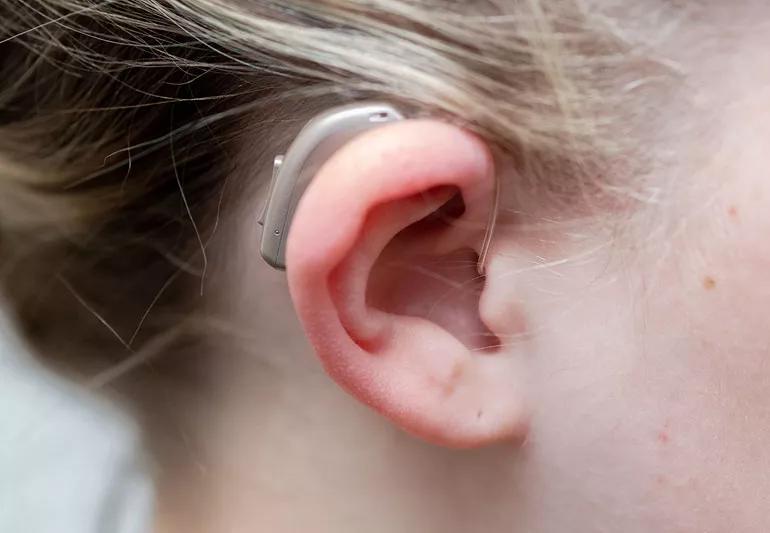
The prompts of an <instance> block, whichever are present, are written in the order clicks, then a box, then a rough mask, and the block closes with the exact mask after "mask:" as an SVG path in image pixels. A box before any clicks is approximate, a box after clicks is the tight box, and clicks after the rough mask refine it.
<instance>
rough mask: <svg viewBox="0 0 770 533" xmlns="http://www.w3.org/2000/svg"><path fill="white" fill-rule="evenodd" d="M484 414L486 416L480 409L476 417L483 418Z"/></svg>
mask: <svg viewBox="0 0 770 533" xmlns="http://www.w3.org/2000/svg"><path fill="white" fill-rule="evenodd" d="M482 416H484V411H481V410H479V412H478V413H476V418H478V419H479V420H481V417H482Z"/></svg>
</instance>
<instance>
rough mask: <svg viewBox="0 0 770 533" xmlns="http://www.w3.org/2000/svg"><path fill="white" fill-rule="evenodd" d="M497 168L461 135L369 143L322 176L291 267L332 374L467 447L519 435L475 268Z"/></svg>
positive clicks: (438, 125) (519, 422)
mask: <svg viewBox="0 0 770 533" xmlns="http://www.w3.org/2000/svg"><path fill="white" fill-rule="evenodd" d="M494 191H495V168H494V159H493V157H492V155H491V153H490V150H489V149H488V147H487V146H486V145H485V143H484V142H483V141H482V140H480V139H479V138H477V137H476V136H474V135H472V134H470V133H468V132H467V131H465V130H463V129H462V128H459V127H456V126H453V125H449V124H445V123H442V122H438V121H430V120H406V121H403V122H399V123H395V124H392V125H387V126H383V127H381V128H378V129H376V130H374V131H370V132H368V133H365V134H362V135H361V136H359V137H357V138H355V139H354V140H353V141H351V142H350V143H349V144H347V145H345V146H344V147H343V148H341V149H340V150H339V151H338V152H337V153H335V154H334V155H333V156H332V157H331V158H330V159H329V160H328V161H327V162H326V164H325V165H324V166H323V167H322V168H321V169H320V171H319V172H318V174H317V175H316V177H315V178H314V180H313V181H312V183H311V184H310V186H309V187H308V189H307V190H306V191H305V194H304V196H303V199H302V201H301V202H300V203H299V205H298V207H297V211H296V213H295V215H294V219H293V222H292V227H291V231H290V234H289V236H288V243H287V252H286V262H287V276H288V281H289V287H290V291H291V295H292V298H293V301H294V304H295V308H296V311H297V314H298V316H299V319H300V321H301V323H302V325H303V326H304V329H305V331H306V333H307V335H308V338H309V340H310V342H311V343H312V345H313V347H314V348H315V351H316V353H317V354H318V356H319V357H320V359H321V361H322V363H323V365H324V367H325V369H326V371H327V372H328V374H329V375H330V376H331V377H332V378H333V379H334V380H335V381H336V382H337V383H338V384H339V385H341V386H342V387H343V388H344V389H345V390H347V391H348V392H350V393H351V394H352V395H353V396H355V397H356V398H358V399H359V400H360V401H362V402H364V403H365V404H367V405H369V406H371V407H372V408H373V409H375V410H376V411H378V412H379V413H381V414H383V415H384V416H386V417H387V418H389V419H390V420H392V421H393V422H394V423H396V424H397V425H398V426H400V427H402V428H403V429H405V430H406V431H408V432H410V433H413V434H415V435H418V436H420V437H422V438H424V439H426V440H429V441H431V442H434V443H438V444H442V445H447V446H452V447H473V446H481V445H485V444H489V443H492V442H496V441H500V440H516V439H520V438H522V437H523V435H524V433H525V432H526V427H527V416H526V409H525V407H524V403H525V402H524V398H523V393H522V389H521V386H520V385H519V384H520V382H521V375H520V372H521V370H520V367H519V364H518V362H517V360H516V359H514V358H512V357H510V356H509V355H505V354H503V353H502V352H500V351H497V350H495V349H494V347H495V346H496V345H498V344H499V340H498V339H497V338H496V335H495V332H494V331H491V330H490V329H489V328H488V327H487V325H486V324H485V323H484V319H483V313H482V312H481V307H480V305H479V303H480V300H481V298H482V295H483V291H484V290H485V288H484V279H483V277H482V276H479V274H478V272H477V269H476V261H477V258H478V254H479V253H480V251H481V250H480V248H481V246H482V242H483V240H484V233H485V228H486V225H487V219H488V216H489V209H490V206H491V205H492V200H493V197H494V196H493V195H494Z"/></svg>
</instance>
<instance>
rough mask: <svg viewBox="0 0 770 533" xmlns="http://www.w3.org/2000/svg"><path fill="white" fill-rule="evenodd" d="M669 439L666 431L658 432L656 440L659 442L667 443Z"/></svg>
mask: <svg viewBox="0 0 770 533" xmlns="http://www.w3.org/2000/svg"><path fill="white" fill-rule="evenodd" d="M669 440H670V437H669V436H668V432H667V431H661V432H660V433H658V442H660V443H661V444H668V441H669Z"/></svg>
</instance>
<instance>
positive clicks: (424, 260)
mask: <svg viewBox="0 0 770 533" xmlns="http://www.w3.org/2000/svg"><path fill="white" fill-rule="evenodd" d="M420 196H421V197H424V198H425V200H426V201H430V200H431V199H434V198H436V196H440V197H448V200H446V201H445V202H443V203H442V204H441V205H440V207H438V208H437V209H435V210H434V211H433V212H431V213H430V214H428V215H427V216H425V217H424V218H422V219H421V220H419V221H417V222H415V223H414V224H412V225H410V226H409V227H407V228H405V229H404V230H402V231H401V232H400V233H399V234H398V235H396V236H395V237H394V239H393V241H392V242H391V243H390V244H389V245H388V246H387V247H386V249H385V251H384V252H383V253H382V254H381V256H380V257H379V258H378V260H377V262H376V263H375V265H374V268H373V269H372V272H371V276H370V279H369V285H368V288H367V304H368V305H370V306H371V307H374V308H376V309H379V310H381V311H385V312H387V313H392V314H399V315H405V316H412V317H417V318H423V319H426V320H429V321H431V322H434V323H435V324H437V325H439V326H441V327H442V328H444V329H445V330H447V331H448V332H450V333H451V334H452V335H454V336H455V338H457V339H458V340H459V341H460V342H462V343H463V344H464V345H465V346H466V347H467V348H468V349H470V350H473V351H477V352H486V353H491V352H492V351H493V350H495V349H497V348H499V346H500V339H499V337H497V336H496V335H495V334H494V333H492V331H490V330H489V328H488V327H487V326H486V325H485V323H484V322H483V320H482V319H481V316H480V300H481V295H482V293H483V290H484V285H485V283H486V279H485V277H484V276H480V275H479V274H478V270H477V265H478V260H479V257H478V253H477V252H476V250H474V249H472V248H471V247H468V246H463V247H459V248H457V249H455V250H451V251H441V252H439V251H436V250H434V249H432V246H431V245H432V243H433V242H434V241H435V239H437V238H438V237H440V236H441V235H442V233H443V232H449V231H452V228H453V224H454V222H455V221H457V220H458V219H459V218H460V217H462V215H463V214H464V213H465V211H466V205H465V202H464V201H463V197H462V194H461V193H460V190H459V189H457V188H456V187H438V188H436V189H432V190H430V191H427V192H425V193H423V194H421V195H420Z"/></svg>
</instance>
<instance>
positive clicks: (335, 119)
mask: <svg viewBox="0 0 770 533" xmlns="http://www.w3.org/2000/svg"><path fill="white" fill-rule="evenodd" d="M400 120H404V116H403V115H402V114H401V113H400V112H399V111H398V110H396V109H395V108H394V107H392V106H391V105H389V104H382V103H373V102H368V103H358V104H353V105H349V106H344V107H338V108H335V109H332V110H330V111H328V112H326V113H324V114H322V115H319V116H318V117H316V118H314V119H313V120H311V121H310V122H309V123H308V124H307V125H306V126H305V127H304V128H303V129H302V131H300V133H299V135H297V138H296V139H295V140H294V142H293V143H292V144H291V146H290V147H289V149H288V151H287V152H286V154H285V155H279V156H277V157H276V158H275V160H274V163H273V178H272V181H271V182H270V189H269V190H268V195H267V202H266V203H265V207H264V210H263V212H262V215H261V216H260V217H259V221H258V222H259V224H260V225H261V226H263V231H262V243H261V250H260V251H261V253H262V257H263V258H264V259H265V261H266V262H267V263H268V264H269V265H271V266H272V267H273V268H276V269H279V270H284V269H285V268H286V239H287V237H288V235H289V229H290V227H291V222H292V219H293V218H294V211H295V210H296V209H297V204H298V203H299V200H300V198H302V195H303V193H304V192H305V189H307V187H308V185H309V184H310V182H311V180H312V179H313V178H314V177H315V175H316V172H318V170H319V169H320V168H321V166H322V165H323V164H324V163H325V162H326V161H327V160H328V159H329V158H330V157H331V156H332V154H334V153H335V152H336V151H337V150H339V149H340V148H341V147H342V146H343V145H344V144H345V143H347V142H348V141H350V140H352V139H353V137H355V136H357V135H359V134H360V133H363V132H365V131H368V130H370V129H374V128H376V127H379V126H382V125H383V124H387V123H391V122H398V121H400ZM499 200H500V183H499V180H498V179H497V178H495V191H494V198H493V204H492V209H491V210H490V213H489V220H488V222H487V229H486V234H485V235H484V241H483V242H482V245H481V251H480V252H479V260H478V264H477V270H478V272H479V274H481V275H483V274H484V270H485V267H486V262H487V258H488V255H489V248H490V245H491V244H492V237H493V235H494V230H495V224H496V221H497V212H498V206H499Z"/></svg>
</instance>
